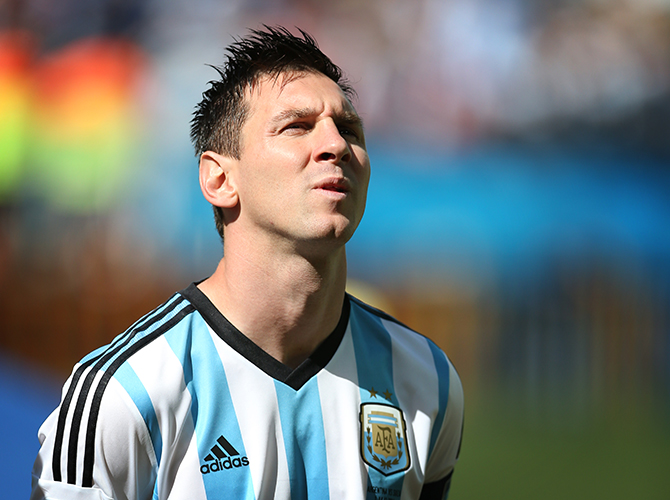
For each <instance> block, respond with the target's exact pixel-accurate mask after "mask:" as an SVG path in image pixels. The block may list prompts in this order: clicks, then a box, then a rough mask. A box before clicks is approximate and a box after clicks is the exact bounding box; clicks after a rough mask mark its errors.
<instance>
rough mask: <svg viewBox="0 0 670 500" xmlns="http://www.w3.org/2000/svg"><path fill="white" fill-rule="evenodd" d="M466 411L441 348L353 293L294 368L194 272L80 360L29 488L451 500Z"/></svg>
mask: <svg viewBox="0 0 670 500" xmlns="http://www.w3.org/2000/svg"><path fill="white" fill-rule="evenodd" d="M462 419H463V392H462V387H461V383H460V380H459V378H458V375H457V374H456V372H455V370H454V368H453V366H452V364H451V362H450V361H449V359H448V358H447V356H446V355H445V354H444V352H442V351H441V350H440V349H439V348H438V347H437V346H436V345H435V344H434V343H433V342H432V341H430V340H429V339H427V338H426V337H424V336H421V335H419V334H418V333H416V332H414V331H412V330H410V329H409V328H407V327H406V326H404V325H402V324H400V323H399V322H397V321H396V320H394V319H393V318H392V317H390V316H388V315H386V314H385V313H383V312H381V311H379V310H377V309H374V308H372V307H370V306H368V305H366V304H364V303H363V302H361V301H359V300H358V299H356V298H354V297H352V296H350V295H347V296H346V298H345V301H344V306H343V309H342V314H341V317H340V320H339V323H338V325H337V327H336V328H335V330H334V331H333V332H332V333H331V334H330V335H329V336H328V337H327V338H326V340H325V341H324V342H323V343H322V344H321V345H320V346H319V347H318V348H317V349H316V350H315V352H314V353H313V354H312V355H311V356H310V357H309V358H308V359H307V360H305V361H304V362H303V363H302V364H301V365H300V366H298V367H297V368H295V369H291V368H289V367H287V366H286V365H284V364H282V363H280V362H279V361H277V360H276V359H274V358H272V357H271V356H270V355H269V354H267V353H266V352H265V351H263V350H262V349H261V348H259V347H258V346H257V345H256V344H254V343H253V342H251V341H250V340H249V339H248V338H247V337H245V336H244V335H243V334H242V333H241V332H240V331H238V330H237V329H236V328H235V327H234V326H233V325H232V324H231V323H229V322H228V321H227V320H226V318H225V317H224V316H223V315H222V314H221V313H220V312H219V311H218V310H217V309H216V307H215V306H214V305H213V304H212V303H211V302H210V301H209V299H208V298H207V297H206V296H205V295H204V294H203V293H202V292H201V291H200V290H199V289H198V288H197V286H196V285H195V284H192V285H190V286H189V287H188V288H186V289H185V290H182V291H181V292H179V293H177V294H175V295H174V296H173V297H172V298H171V299H170V300H168V301H167V302H166V303H165V304H163V305H162V306H160V307H158V308H157V309H155V310H154V311H152V312H151V313H149V314H148V315H146V316H145V317H143V318H142V319H141V320H139V321H138V322H137V323H135V324H134V325H133V326H132V327H131V328H129V329H128V330H127V331H126V332H125V333H123V334H122V335H120V336H118V337H117V338H116V339H115V340H114V341H113V342H112V343H110V344H109V345H107V346H105V347H102V348H100V349H98V350H96V351H94V352H92V353H91V354H89V355H88V356H86V357H85V358H84V359H82V361H81V362H80V363H79V364H77V366H76V367H75V369H74V370H73V372H72V375H71V376H70V378H69V379H68V381H67V382H66V384H65V386H64V388H63V396H62V400H61V403H60V405H59V407H58V408H57V409H56V410H55V411H54V412H53V413H52V414H51V415H50V416H49V417H48V419H47V420H46V421H45V422H44V424H43V425H42V427H41V428H40V430H39V439H40V442H41V449H40V451H39V455H38V457H37V460H36V462H35V466H34V469H33V492H32V496H31V499H32V500H38V499H42V498H47V499H64V500H79V499H82V500H84V499H96V500H102V499H129V500H130V499H133V500H135V499H151V500H163V499H185V500H217V499H250V500H251V499H293V500H300V499H306V498H311V499H318V500H325V499H334V500H335V499H336V500H339V499H385V500H386V499H388V500H399V499H417V498H446V496H447V494H448V490H449V484H450V480H451V474H452V471H453V468H454V465H455V463H456V460H457V456H458V452H459V447H460V439H461V431H462Z"/></svg>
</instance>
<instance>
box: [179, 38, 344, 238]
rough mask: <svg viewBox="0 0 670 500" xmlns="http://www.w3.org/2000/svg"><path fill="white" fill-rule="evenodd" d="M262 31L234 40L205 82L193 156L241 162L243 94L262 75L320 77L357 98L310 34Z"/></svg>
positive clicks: (219, 220) (219, 216) (219, 219)
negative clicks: (211, 77)
mask: <svg viewBox="0 0 670 500" xmlns="http://www.w3.org/2000/svg"><path fill="white" fill-rule="evenodd" d="M263 27H264V28H265V29H264V30H250V34H249V36H247V37H246V38H241V39H235V41H234V42H233V43H232V44H231V45H230V46H229V47H228V49H227V51H228V58H227V60H226V62H225V64H224V65H223V66H212V68H214V69H215V70H216V71H217V72H218V73H219V77H220V78H219V79H218V80H213V81H210V82H209V85H210V87H209V89H207V90H206V91H205V92H204V93H203V94H202V101H200V103H199V104H198V105H197V106H196V109H195V112H194V113H193V119H192V120H191V141H192V142H193V145H194V147H195V153H196V155H197V156H200V155H201V154H202V153H204V152H205V151H214V152H216V153H219V154H222V155H226V156H230V157H233V158H236V159H239V158H240V155H241V149H240V132H241V130H242V126H243V125H244V123H245V121H246V118H247V114H248V112H249V105H248V103H247V102H246V100H245V93H246V91H247V89H250V88H253V87H254V86H255V85H256V84H257V83H258V81H259V79H260V78H262V77H267V76H269V77H275V78H276V77H279V76H280V75H282V74H286V73H288V74H291V73H295V74H300V73H321V74H323V75H325V76H327V77H328V78H330V79H331V80H333V81H334V82H335V83H337V85H338V86H339V87H340V88H341V89H342V91H343V92H344V93H345V95H347V96H348V97H349V98H352V97H353V96H354V95H355V92H354V90H353V88H352V87H351V86H350V85H349V83H348V82H347V80H346V79H345V78H344V77H343V75H342V70H341V69H340V68H339V67H338V66H336V65H335V64H334V63H333V62H332V61H331V60H330V59H329V58H328V57H327V56H326V55H325V54H324V53H323V52H321V50H320V49H319V47H318V45H317V43H316V40H314V38H312V37H311V36H310V35H309V34H308V33H306V32H305V31H303V30H301V29H299V28H298V31H299V32H300V35H301V36H295V35H293V34H292V33H291V32H290V31H288V30H287V29H286V28H284V27H281V26H277V27H270V26H266V25H263ZM214 219H215V221H216V229H217V231H218V232H219V235H220V236H221V237H222V238H223V212H222V210H221V209H220V208H219V207H214Z"/></svg>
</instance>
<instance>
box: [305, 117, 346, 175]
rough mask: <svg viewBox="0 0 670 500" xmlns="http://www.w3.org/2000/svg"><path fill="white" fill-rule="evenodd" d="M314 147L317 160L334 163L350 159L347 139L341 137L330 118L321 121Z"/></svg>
mask: <svg viewBox="0 0 670 500" xmlns="http://www.w3.org/2000/svg"><path fill="white" fill-rule="evenodd" d="M320 129H321V130H320V132H319V133H318V134H316V136H317V137H318V140H317V144H316V148H315V150H314V155H315V159H316V161H317V162H331V163H335V164H340V163H348V162H349V161H350V160H351V157H352V153H351V148H350V146H349V143H348V142H347V140H346V139H345V138H344V137H342V134H341V133H340V130H339V128H338V127H337V125H336V124H335V122H334V121H333V120H331V119H328V120H324V121H323V122H322V123H321V127H320Z"/></svg>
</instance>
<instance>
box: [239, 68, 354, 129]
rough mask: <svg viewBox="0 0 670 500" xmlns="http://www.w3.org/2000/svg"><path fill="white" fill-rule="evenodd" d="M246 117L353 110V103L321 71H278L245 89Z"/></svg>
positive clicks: (349, 111)
mask: <svg viewBox="0 0 670 500" xmlns="http://www.w3.org/2000/svg"><path fill="white" fill-rule="evenodd" d="M245 97H246V100H247V103H248V104H249V111H250V116H254V115H256V117H257V118H261V116H258V115H263V117H268V115H273V114H275V113H281V112H282V111H285V110H288V109H298V108H301V109H308V108H309V109H312V110H314V111H315V112H317V113H322V112H334V113H340V112H347V113H356V110H355V109H354V107H353V105H352V104H351V102H350V101H349V99H348V98H347V96H346V95H345V93H344V92H343V91H342V89H341V88H340V87H339V85H337V83H335V82H334V81H333V80H331V79H330V78H328V77H327V76H325V75H323V74H321V73H310V72H300V73H281V74H279V75H277V76H263V77H261V78H259V80H258V81H257V82H256V84H255V85H253V86H252V87H251V88H248V89H247V92H246V96H245Z"/></svg>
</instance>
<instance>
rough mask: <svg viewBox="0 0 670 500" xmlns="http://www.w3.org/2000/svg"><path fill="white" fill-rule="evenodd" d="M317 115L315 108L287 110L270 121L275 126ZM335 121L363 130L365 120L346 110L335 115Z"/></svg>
mask: <svg viewBox="0 0 670 500" xmlns="http://www.w3.org/2000/svg"><path fill="white" fill-rule="evenodd" d="M317 114H318V113H317V111H316V110H315V109H314V108H298V109H287V110H285V111H281V112H279V113H277V114H276V115H275V116H273V117H272V119H271V120H270V121H271V123H273V124H279V123H284V122H287V121H291V120H296V119H298V120H300V119H303V118H307V117H310V116H315V115H317ZM333 120H334V121H335V123H338V124H344V125H351V126H358V127H361V128H363V120H361V117H360V116H358V113H356V112H355V111H350V110H345V111H339V112H336V113H333Z"/></svg>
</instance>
